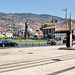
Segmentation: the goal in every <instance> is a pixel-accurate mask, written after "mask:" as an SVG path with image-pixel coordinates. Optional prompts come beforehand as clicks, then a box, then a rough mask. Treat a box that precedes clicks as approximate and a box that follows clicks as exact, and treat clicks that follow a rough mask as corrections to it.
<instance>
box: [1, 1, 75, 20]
mask: <svg viewBox="0 0 75 75" xmlns="http://www.w3.org/2000/svg"><path fill="white" fill-rule="evenodd" d="M74 5H75V0H0V12H4V13H33V14H49V15H53V16H58V17H62V18H65V15H66V11H62V10H63V9H65V8H67V17H68V18H69V17H70V13H71V17H72V19H75V6H74Z"/></svg>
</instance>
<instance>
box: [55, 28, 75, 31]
mask: <svg viewBox="0 0 75 75" xmlns="http://www.w3.org/2000/svg"><path fill="white" fill-rule="evenodd" d="M64 30H66V28H60V29H57V30H56V31H64ZM67 30H69V28H67ZM71 30H74V28H71Z"/></svg>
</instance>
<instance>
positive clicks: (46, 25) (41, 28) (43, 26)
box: [40, 24, 54, 31]
mask: <svg viewBox="0 0 75 75" xmlns="http://www.w3.org/2000/svg"><path fill="white" fill-rule="evenodd" d="M50 26H54V25H48V24H44V25H42V26H41V27H40V30H41V31H43V28H45V27H50Z"/></svg>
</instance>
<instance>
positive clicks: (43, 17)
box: [0, 13, 65, 30]
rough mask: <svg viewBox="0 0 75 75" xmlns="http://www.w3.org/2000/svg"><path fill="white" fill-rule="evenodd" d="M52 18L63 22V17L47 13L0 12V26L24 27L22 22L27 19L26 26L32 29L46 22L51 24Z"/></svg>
mask: <svg viewBox="0 0 75 75" xmlns="http://www.w3.org/2000/svg"><path fill="white" fill-rule="evenodd" d="M52 19H57V20H60V22H63V21H64V20H65V19H63V18H61V17H57V16H52V15H48V14H40V15H38V14H32V13H14V14H12V13H9V14H6V13H0V26H2V27H5V28H10V27H11V28H12V29H20V28H21V29H24V23H25V21H26V20H28V26H29V28H32V29H34V30H35V29H37V28H38V26H39V27H40V26H41V25H43V24H45V23H47V24H51V20H52Z"/></svg>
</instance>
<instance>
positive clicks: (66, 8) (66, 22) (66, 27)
mask: <svg viewBox="0 0 75 75" xmlns="http://www.w3.org/2000/svg"><path fill="white" fill-rule="evenodd" d="M63 11H65V12H66V15H65V18H66V30H67V8H66V9H64V10H63Z"/></svg>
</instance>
